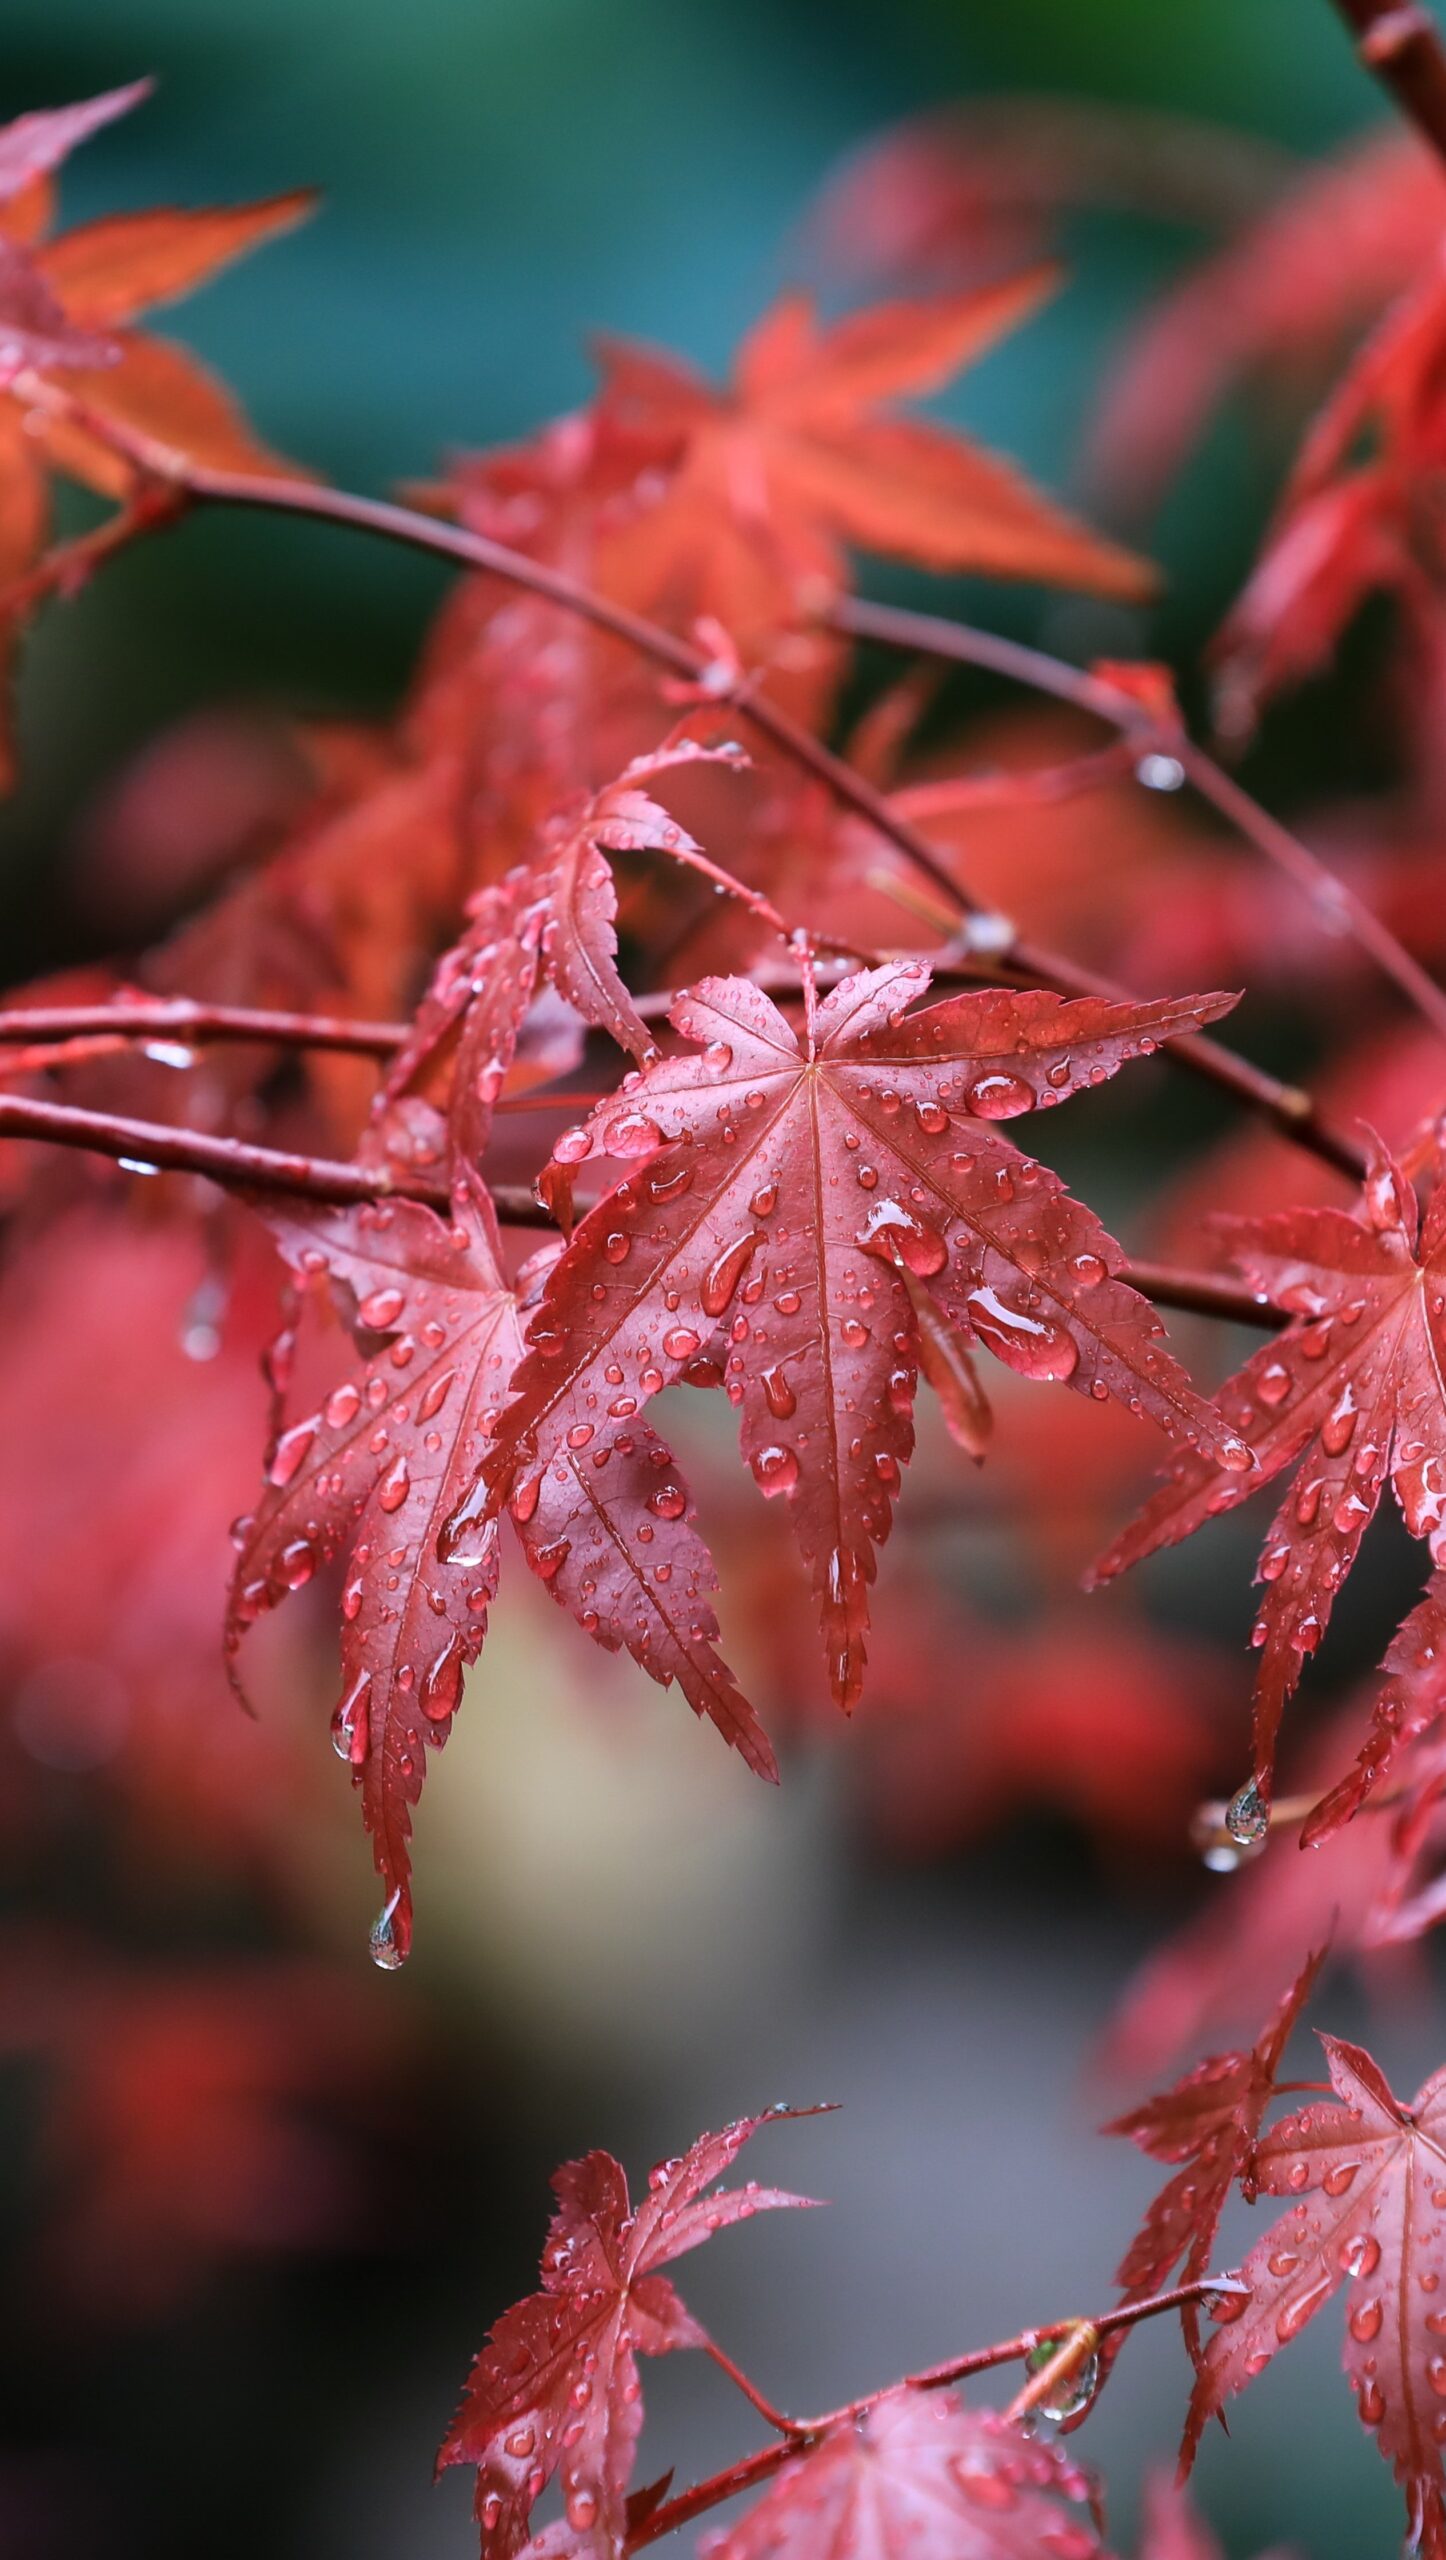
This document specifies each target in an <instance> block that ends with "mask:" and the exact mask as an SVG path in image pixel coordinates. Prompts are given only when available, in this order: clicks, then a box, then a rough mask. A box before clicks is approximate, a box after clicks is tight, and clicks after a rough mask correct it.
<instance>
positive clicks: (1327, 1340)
mask: <svg viewBox="0 0 1446 2560" xmlns="http://www.w3.org/2000/svg"><path fill="white" fill-rule="evenodd" d="M1219 1223H1220V1227H1221V1231H1222V1233H1223V1234H1224V1235H1226V1236H1227V1237H1228V1238H1229V1241H1230V1249H1231V1253H1232V1257H1233V1259H1234V1261H1235V1263H1236V1265H1237V1267H1238V1268H1239V1270H1240V1271H1241V1272H1242V1273H1243V1275H1244V1276H1245V1278H1246V1279H1247V1281H1248V1282H1249V1283H1250V1285H1251V1286H1252V1287H1253V1288H1254V1289H1256V1290H1258V1291H1259V1293H1260V1295H1261V1296H1262V1297H1263V1298H1268V1299H1269V1300H1270V1302H1271V1303H1272V1304H1273V1305H1275V1306H1278V1307H1280V1308H1282V1309H1283V1310H1284V1311H1285V1312H1286V1313H1287V1314H1288V1315H1289V1317H1290V1322H1289V1324H1288V1325H1287V1326H1286V1328H1285V1330H1284V1331H1283V1332H1282V1333H1279V1334H1276V1335H1275V1336H1274V1337H1273V1338H1272V1339H1271V1340H1270V1341H1269V1342H1267V1343H1265V1344H1263V1345H1262V1347H1261V1348H1260V1349H1259V1350H1258V1351H1255V1352H1252V1354H1251V1356H1250V1358H1249V1359H1248V1360H1247V1361H1246V1363H1245V1366H1244V1367H1243V1368H1242V1369H1240V1370H1238V1371H1237V1372H1236V1374H1235V1376H1234V1377H1233V1378H1231V1379H1229V1380H1227V1382H1226V1384H1225V1385H1224V1386H1223V1387H1222V1388H1221V1390H1220V1393H1219V1396H1218V1399H1217V1401H1218V1403H1219V1406H1220V1410H1221V1412H1222V1414H1223V1415H1224V1416H1225V1419H1226V1421H1227V1422H1228V1423H1230V1424H1231V1425H1232V1426H1233V1427H1234V1428H1235V1429H1236V1430H1237V1431H1239V1432H1240V1434H1241V1435H1242V1437H1243V1438H1244V1439H1246V1440H1247V1441H1248V1442H1249V1444H1250V1447H1251V1450H1252V1452H1253V1453H1254V1457H1255V1464H1256V1470H1257V1472H1256V1473H1255V1474H1254V1475H1252V1476H1250V1477H1249V1478H1242V1477H1239V1476H1234V1475H1230V1474H1227V1473H1226V1472H1225V1470H1224V1469H1222V1468H1221V1467H1220V1466H1219V1465H1217V1464H1216V1463H1215V1462H1214V1461H1213V1460H1212V1459H1210V1458H1208V1457H1206V1456H1205V1455H1204V1454H1203V1453H1200V1452H1196V1451H1188V1452H1182V1453H1181V1454H1180V1455H1179V1456H1177V1457H1176V1459H1175V1460H1174V1461H1173V1462H1172V1465H1171V1468H1170V1471H1169V1478H1168V1481H1167V1482H1166V1483H1165V1484H1164V1485H1163V1486H1162V1487H1161V1489H1160V1491H1159V1492H1157V1493H1156V1494H1155V1495H1154V1496H1153V1497H1152V1499H1151V1500H1150V1501H1149V1502H1148V1503H1147V1504H1146V1506H1145V1508H1144V1510H1143V1511H1142V1512H1141V1513H1140V1516H1139V1518H1138V1519H1137V1520H1135V1521H1134V1522H1133V1523H1132V1524H1131V1526H1130V1527H1129V1528H1127V1529H1126V1530H1125V1531H1124V1532H1123V1533H1122V1535H1121V1536H1120V1537H1119V1538H1117V1539H1116V1540H1115V1542H1114V1544H1113V1546H1112V1547H1111V1548H1110V1549H1109V1550H1108V1552H1107V1554H1106V1555H1105V1556H1104V1557H1103V1558H1102V1559H1101V1561H1100V1563H1099V1564H1098V1565H1097V1566H1096V1568H1095V1578H1096V1579H1097V1580H1107V1579H1108V1578H1109V1576H1110V1575H1112V1574H1115V1573H1118V1572H1120V1571H1122V1570H1123V1568H1124V1567H1125V1566H1126V1565H1130V1564H1135V1563H1137V1562H1138V1561H1139V1559H1140V1558H1141V1557H1142V1556H1147V1555H1152V1554H1153V1553H1154V1552H1155V1550H1156V1549H1157V1548H1159V1547H1164V1546H1173V1545H1175V1544H1177V1543H1178V1542H1179V1540H1180V1539H1182V1538H1186V1537H1189V1536H1190V1534H1191V1532H1192V1531H1193V1530H1195V1529H1198V1528H1200V1527H1201V1526H1202V1525H1203V1524H1204V1522H1205V1521H1207V1520H1209V1519H1212V1518H1214V1517H1215V1516H1216V1514H1218V1513H1219V1512H1222V1511H1228V1510H1231V1509H1233V1508H1234V1506H1235V1505H1236V1504H1237V1503H1238V1502H1239V1501H1241V1500H1242V1499H1243V1497H1244V1495H1245V1494H1246V1493H1247V1492H1253V1491H1254V1490H1255V1488H1256V1487H1257V1486H1258V1485H1261V1484H1264V1483H1268V1482H1269V1480H1270V1478H1271V1477H1272V1476H1277V1475H1279V1474H1280V1473H1281V1471H1282V1470H1283V1469H1284V1468H1286V1467H1294V1466H1297V1465H1299V1473H1298V1474H1297V1476H1296V1478H1295V1481H1294V1483H1293V1485H1292V1488H1291V1491H1290V1493H1289V1495H1288V1497H1287V1499H1286V1501H1285V1502H1284V1503H1283V1504H1282V1505H1281V1507H1280V1509H1279V1511H1278V1512H1277V1513H1276V1516H1275V1518H1274V1520H1273V1521H1272V1523H1271V1526H1270V1530H1269V1532H1268V1534H1267V1537H1266V1542H1265V1547H1264V1550H1263V1553H1262V1556H1261V1561H1260V1579H1261V1581H1262V1582H1263V1583H1264V1585H1265V1597H1264V1600H1263V1601H1262V1603H1261V1610H1260V1616H1259V1618H1258V1619H1257V1621H1256V1624H1255V1628H1254V1630H1253V1635H1252V1641H1253V1642H1254V1643H1255V1644H1256V1645H1257V1646H1258V1647H1259V1648H1260V1655H1261V1659H1260V1669H1259V1673H1258V1675H1257V1678H1256V1684H1255V1745H1254V1750H1255V1773H1254V1787H1255V1790H1256V1793H1257V1794H1258V1795H1259V1796H1260V1797H1262V1798H1265V1797H1268V1794H1269V1789H1270V1783H1271V1770H1272V1766H1273V1762H1274V1756H1275V1738H1276V1733H1277V1730H1278V1728H1279V1724H1280V1716H1281V1710H1282V1708H1283V1706H1284V1704H1285V1702H1286V1700H1287V1698H1288V1697H1289V1696H1290V1695H1291V1693H1292V1691H1293V1690H1294V1688H1295V1686H1296V1683H1297V1681H1298V1680H1299V1678H1300V1673H1301V1668H1302V1665H1303V1663H1304V1661H1305V1659H1306V1657H1307V1656H1308V1655H1309V1654H1311V1653H1313V1652H1314V1651H1315V1648H1316V1646H1317V1645H1318V1644H1319V1642H1320V1639H1321V1636H1322V1634H1323V1632H1324V1630H1325V1627H1326V1623H1327V1621H1328V1619H1329V1617H1330V1612H1331V1608H1332V1605H1333V1603H1334V1600H1335V1595H1336V1592H1337V1591H1338V1589H1339V1588H1340V1585H1341V1583H1342V1582H1343V1581H1344V1579H1345V1576H1346V1574H1347V1572H1348V1571H1349V1569H1350V1567H1351V1565H1352V1564H1353V1562H1354V1561H1355V1557H1356V1553H1357V1550H1358V1548H1359V1546H1360V1542H1361V1537H1362V1535H1363V1533H1364V1531H1365V1529H1366V1527H1367V1526H1368V1524H1369V1522H1370V1520H1371V1519H1372V1517H1373V1515H1374V1513H1375V1511H1376V1507H1377V1505H1378V1503H1379V1501H1380V1498H1381V1494H1382V1491H1383V1489H1384V1487H1385V1484H1386V1481H1387V1478H1388V1477H1389V1479H1390V1481H1391V1483H1392V1484H1393V1486H1394V1488H1395V1493H1396V1498H1397V1501H1398V1502H1399V1504H1400V1506H1401V1511H1402V1514H1403V1516H1404V1518H1405V1521H1406V1525H1407V1527H1408V1528H1409V1529H1410V1530H1411V1532H1412V1534H1413V1535H1414V1536H1416V1537H1418V1538H1428V1539H1430V1540H1431V1542H1432V1545H1433V1548H1434V1547H1435V1546H1436V1545H1437V1544H1438V1543H1439V1542H1440V1538H1441V1531H1442V1521H1443V1503H1446V1404H1443V1397H1442V1387H1441V1379H1442V1361H1443V1358H1446V1327H1443V1321H1442V1311H1443V1306H1446V1294H1443V1279H1446V1185H1438V1187H1437V1189H1436V1192H1435V1194H1434V1196H1433V1198H1432V1201H1431V1205H1430V1207H1429V1208H1428V1209H1427V1211H1426V1214H1425V1219H1424V1222H1423V1221H1422V1219H1421V1216H1420V1212H1419V1210H1418V1207H1417V1202H1416V1195H1415V1193H1414V1191H1413V1190H1412V1188H1411V1185H1410V1183H1409V1182H1408V1181H1407V1179H1406V1177H1405V1175H1404V1173H1403V1172H1402V1171H1401V1169H1400V1167H1399V1166H1398V1165H1397V1164H1396V1163H1395V1162H1394V1161H1393V1159H1392V1158H1391V1157H1390V1156H1388V1155H1387V1154H1386V1153H1385V1151H1384V1150H1383V1149H1382V1148H1381V1146H1380V1144H1379V1141H1376V1142H1374V1144H1373V1157H1372V1165H1371V1170H1370V1173H1369V1176H1368V1178H1367V1181H1366V1185H1365V1189H1364V1192H1363V1194H1362V1198H1361V1202H1360V1205H1359V1207H1358V1208H1357V1209H1356V1210H1354V1211H1350V1212H1347V1211H1345V1210H1341V1209H1286V1210H1282V1211H1281V1212H1280V1213H1279V1214H1278V1215H1276V1216H1274V1217H1267V1218H1249V1219H1229V1220H1222V1221H1220V1222H1219ZM1302 1462H1303V1463H1302ZM1253 1813H1254V1808H1251V1814H1252V1818H1253Z"/></svg>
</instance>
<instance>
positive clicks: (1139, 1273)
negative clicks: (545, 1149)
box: [0, 1092, 1280, 1325]
mask: <svg viewBox="0 0 1446 2560" xmlns="http://www.w3.org/2000/svg"><path fill="white" fill-rule="evenodd" d="M562 1099H563V1098H562V1097H559V1100H560V1101H561V1100H562ZM567 1099H568V1100H569V1101H570V1099H571V1097H567ZM6 1137H9V1138H31V1139H35V1140H38V1141H40V1142H42V1143H43V1144H46V1145H49V1146H56V1147H77V1148H80V1149H81V1150H82V1151H83V1152H84V1153H86V1154H89V1155H100V1156H108V1157H109V1158H110V1159H111V1161H112V1162H113V1163H118V1164H121V1165H125V1166H128V1167H130V1168H131V1169H132V1170H136V1169H140V1170H144V1171H146V1172H151V1171H154V1172H157V1173H161V1172H165V1173H196V1174H202V1175H204V1176H205V1177H206V1179H207V1180H208V1181H211V1182H216V1183H220V1184H222V1185H224V1186H226V1187H227V1188H229V1189H232V1190H241V1191H284V1192H287V1193H290V1194H292V1195H293V1196H295V1197H298V1198H301V1199H304V1200H320V1201H328V1202H330V1203H332V1204H333V1205H334V1206H337V1207H348V1206H350V1205H351V1204H352V1203H353V1202H356V1201H361V1200H381V1199H390V1200H421V1201H425V1202H426V1204H427V1205H428V1207H430V1208H434V1209H442V1210H445V1209H446V1208H447V1207H448V1205H449V1193H448V1189H447V1185H446V1183H445V1182H444V1181H443V1180H442V1179H441V1178H440V1177H439V1176H435V1175H434V1176H431V1177H428V1176H427V1175H425V1174H422V1173H419V1172H414V1171H408V1170H405V1169H403V1168H400V1167H399V1168H395V1169H393V1168H391V1167H388V1166H377V1165H369V1164H357V1163H353V1162H345V1163H343V1162H340V1161H338V1160H337V1159H336V1158H334V1157H330V1156H308V1155H302V1154H300V1153H298V1152H297V1151H296V1150H294V1149H291V1148H284V1147H262V1146H257V1145H255V1144H253V1142H252V1141H251V1140H250V1139H249V1138H228V1137H218V1136H216V1135H214V1134H213V1133H212V1132H211V1131H209V1130H204V1129H184V1128H177V1127H175V1126H173V1125H172V1124H171V1123H169V1122H167V1121H164V1120H131V1119H125V1118H123V1117H122V1116H121V1115H120V1114H119V1113H117V1112H111V1111H85V1110H82V1109H80V1108H79V1107H78V1106H77V1105H76V1104H74V1103H69V1102H49V1101H44V1100H41V1099H38V1098H36V1097H35V1096H32V1095H30V1094H19V1093H3V1092H0V1138H6ZM489 1190H490V1192H491V1198H492V1205H493V1207H494V1208H495V1210H496V1212H497V1215H498V1217H499V1218H500V1219H501V1221H502V1223H503V1224H504V1226H514V1227H551V1225H552V1223H553V1221H552V1219H551V1217H550V1216H549V1214H548V1212H547V1210H546V1209H544V1208H543V1206H542V1205H541V1203H540V1202H539V1201H538V1200H537V1199H536V1198H535V1197H534V1195H533V1193H532V1192H531V1191H529V1190H528V1189H527V1188H526V1187H525V1186H524V1185H523V1184H520V1183H500V1184H495V1185H489ZM1120 1276H1121V1278H1122V1279H1125V1280H1128V1281H1130V1282H1131V1283H1132V1284H1133V1285H1134V1286H1135V1287H1136V1288H1138V1289H1139V1290H1141V1291H1142V1293H1143V1294H1144V1295H1145V1296H1146V1297H1149V1298H1154V1299H1156V1300H1157V1301H1158V1302H1159V1304H1160V1305H1161V1306H1179V1307H1184V1308H1187V1309H1190V1310H1193V1311H1194V1312H1196V1313H1201V1314H1205V1315H1215V1316H1227V1317H1230V1318H1232V1319H1233V1320H1234V1321H1235V1322H1236V1323H1238V1324H1255V1325H1261V1324H1266V1325H1273V1324H1278V1323H1279V1321H1280V1318H1279V1317H1278V1315H1277V1314H1276V1311H1275V1309H1274V1308H1273V1307H1263V1306H1262V1305H1261V1304H1260V1301H1259V1300H1258V1299H1257V1298H1255V1297H1253V1296H1252V1295H1251V1294H1250V1293H1249V1291H1247V1290H1245V1289H1239V1288H1232V1286H1231V1284H1230V1283H1229V1282H1228V1281H1226V1280H1217V1279H1216V1278H1215V1276H1214V1274H1213V1273H1211V1272H1196V1271H1172V1270H1170V1269H1168V1268H1167V1267H1166V1266H1165V1265H1164V1264H1162V1263H1155V1262H1148V1263H1138V1264H1136V1263H1129V1262H1127V1263H1125V1264H1124V1266H1123V1268H1122V1270H1121V1275H1120Z"/></svg>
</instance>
